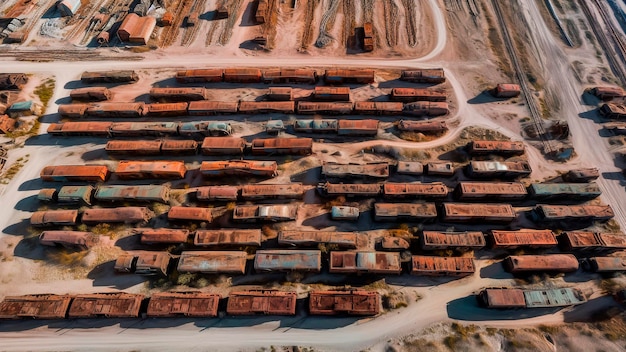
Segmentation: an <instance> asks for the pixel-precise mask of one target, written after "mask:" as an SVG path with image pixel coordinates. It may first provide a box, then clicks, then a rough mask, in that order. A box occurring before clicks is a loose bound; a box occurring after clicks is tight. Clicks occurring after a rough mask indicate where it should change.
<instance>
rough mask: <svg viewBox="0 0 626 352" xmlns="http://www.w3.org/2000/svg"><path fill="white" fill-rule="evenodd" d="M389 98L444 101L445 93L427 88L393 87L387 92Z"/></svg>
mask: <svg viewBox="0 0 626 352" xmlns="http://www.w3.org/2000/svg"><path fill="white" fill-rule="evenodd" d="M389 99H390V100H392V101H399V102H403V103H412V102H416V101H434V102H445V101H446V94H445V93H442V92H439V91H436V90H432V89H427V88H393V89H391V94H389Z"/></svg>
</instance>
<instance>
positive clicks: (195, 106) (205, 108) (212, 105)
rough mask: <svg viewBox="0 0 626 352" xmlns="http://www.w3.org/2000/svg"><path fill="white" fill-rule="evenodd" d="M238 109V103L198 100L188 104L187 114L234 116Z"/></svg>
mask: <svg viewBox="0 0 626 352" xmlns="http://www.w3.org/2000/svg"><path fill="white" fill-rule="evenodd" d="M238 108H239V103H238V102H226V101H208V100H200V101H192V102H190V103H189V106H188V107H187V113H188V114H189V116H210V115H221V114H236V113H237V111H239V110H238Z"/></svg>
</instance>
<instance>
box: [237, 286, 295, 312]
mask: <svg viewBox="0 0 626 352" xmlns="http://www.w3.org/2000/svg"><path fill="white" fill-rule="evenodd" d="M297 298H298V296H297V294H296V293H295V292H286V291H277V290H251V291H233V292H230V294H229V295H228V304H227V306H226V313H228V314H230V315H256V314H263V315H295V314H296V300H297Z"/></svg>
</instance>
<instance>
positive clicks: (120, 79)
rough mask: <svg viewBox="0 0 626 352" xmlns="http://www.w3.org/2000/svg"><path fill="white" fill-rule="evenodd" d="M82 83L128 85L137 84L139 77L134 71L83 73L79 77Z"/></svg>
mask: <svg viewBox="0 0 626 352" xmlns="http://www.w3.org/2000/svg"><path fill="white" fill-rule="evenodd" d="M80 80H81V81H82V82H83V83H88V84H93V83H128V82H137V81H138V80H139V75H137V73H136V72H135V71H131V70H125V71H99V72H83V74H82V75H81V76H80Z"/></svg>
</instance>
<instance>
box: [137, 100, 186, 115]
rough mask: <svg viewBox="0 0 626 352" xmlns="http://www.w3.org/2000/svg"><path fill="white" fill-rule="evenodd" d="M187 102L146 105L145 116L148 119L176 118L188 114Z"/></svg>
mask: <svg viewBox="0 0 626 352" xmlns="http://www.w3.org/2000/svg"><path fill="white" fill-rule="evenodd" d="M188 106H189V104H188V103H187V102H179V103H152V104H146V105H145V108H144V110H145V111H144V115H145V116H147V117H174V116H183V115H186V114H187V108H188Z"/></svg>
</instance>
